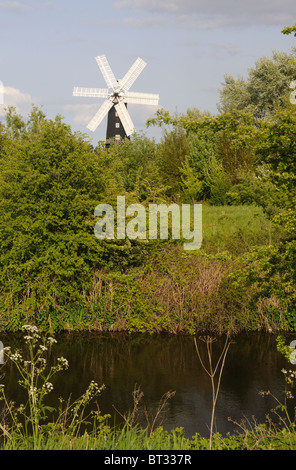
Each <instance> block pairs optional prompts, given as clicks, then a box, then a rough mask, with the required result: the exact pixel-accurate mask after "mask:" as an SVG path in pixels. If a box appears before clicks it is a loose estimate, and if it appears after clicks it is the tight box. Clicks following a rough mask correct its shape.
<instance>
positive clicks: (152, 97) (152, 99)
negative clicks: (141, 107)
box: [123, 91, 159, 106]
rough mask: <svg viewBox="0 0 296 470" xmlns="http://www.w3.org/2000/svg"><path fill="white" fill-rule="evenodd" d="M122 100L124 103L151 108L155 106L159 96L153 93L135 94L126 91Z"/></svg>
mask: <svg viewBox="0 0 296 470" xmlns="http://www.w3.org/2000/svg"><path fill="white" fill-rule="evenodd" d="M123 100H124V102H125V103H131V104H149V105H152V106H157V105H158V102H159V95H156V94H153V93H137V92H132V91H128V92H127V93H125V95H124V97H123Z"/></svg>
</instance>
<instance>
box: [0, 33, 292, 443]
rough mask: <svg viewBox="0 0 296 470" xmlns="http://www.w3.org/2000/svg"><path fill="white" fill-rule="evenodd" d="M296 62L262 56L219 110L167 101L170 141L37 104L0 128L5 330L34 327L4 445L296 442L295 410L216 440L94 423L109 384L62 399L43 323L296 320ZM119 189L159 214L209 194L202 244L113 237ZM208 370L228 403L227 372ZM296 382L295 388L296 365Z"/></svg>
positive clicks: (212, 324) (130, 326)
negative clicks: (174, 106)
mask: <svg viewBox="0 0 296 470" xmlns="http://www.w3.org/2000/svg"><path fill="white" fill-rule="evenodd" d="M283 33H284V34H291V33H295V26H293V27H287V28H285V29H284V30H283ZM295 66H296V58H295V49H293V50H292V51H291V53H290V54H288V53H278V52H274V53H273V55H272V57H271V58H266V57H264V58H261V59H260V60H258V61H257V62H256V64H255V66H254V67H253V68H252V69H251V70H250V71H249V75H248V77H247V78H242V77H239V78H238V79H235V78H234V77H231V76H229V75H227V76H226V77H225V82H224V84H223V85H222V88H221V92H220V106H219V113H218V114H217V115H212V114H211V113H209V112H201V111H200V110H198V109H194V108H193V109H189V110H188V111H187V113H186V114H184V115H176V116H171V115H170V114H169V113H168V112H167V111H166V110H163V109H159V110H158V111H157V112H156V114H155V116H154V117H152V118H151V119H149V121H148V122H147V126H153V125H154V126H160V127H161V128H162V130H163V133H162V138H161V141H160V142H159V143H156V142H155V141H154V140H153V139H148V138H147V137H146V136H145V135H137V134H136V135H134V136H133V137H132V138H131V139H130V140H129V139H126V140H125V142H123V143H114V142H113V143H110V146H108V148H107V147H106V146H105V143H104V142H98V144H97V146H95V147H93V146H92V145H91V144H90V142H89V141H88V139H87V137H86V136H85V135H83V134H81V133H78V132H73V131H72V130H71V128H70V126H68V125H67V124H65V123H64V122H63V119H62V118H61V117H60V116H57V117H56V118H55V119H54V120H50V119H47V118H46V116H45V114H44V113H43V112H42V110H40V109H38V108H36V107H33V109H32V111H31V114H30V115H29V116H28V118H27V119H24V118H23V117H22V116H20V115H18V114H17V113H16V111H15V109H13V108H9V109H7V114H6V122H5V124H1V125H0V312H1V314H0V329H1V330H2V331H18V330H20V329H21V328H22V327H23V325H28V324H29V325H30V327H29V334H28V335H27V337H26V342H27V343H28V346H29V352H28V356H26V358H25V357H24V356H22V355H21V353H20V352H16V353H11V354H10V353H9V352H7V354H8V355H9V357H10V359H11V360H12V361H13V362H14V363H15V365H16V367H17V368H18V371H19V372H20V374H21V376H22V381H21V382H20V385H21V386H22V387H24V389H25V390H26V392H27V402H26V404H25V405H23V404H22V405H19V406H17V407H15V406H14V405H13V404H11V403H10V402H9V400H8V399H7V398H6V395H5V393H4V391H3V389H1V392H2V393H3V395H2V399H3V400H4V403H5V407H4V409H5V412H2V415H1V422H0V429H1V432H2V437H1V439H2V440H1V446H2V448H3V449H39V448H42V449H47V448H51V449H56V448H67V449H70V448H76V449H79V448H81V449H82V448H83V449H85V448H96V449H114V448H117V449H130V450H132V449H151V450H152V449H159V448H161V449H208V448H211V449H286V448H287V449H290V448H295V447H296V440H295V439H296V438H295V420H294V419H291V418H290V417H287V420H286V421H282V420H281V421H280V423H281V426H280V428H277V429H275V428H274V425H273V424H271V423H270V422H267V423H266V424H264V425H259V426H257V425H256V424H254V425H252V426H251V425H250V423H249V426H248V427H245V425H244V424H241V425H240V426H241V430H242V432H241V433H240V434H239V435H238V436H227V437H226V438H225V437H223V438H222V436H220V435H219V434H213V433H212V434H211V437H210V440H207V439H204V438H202V437H201V436H198V435H195V436H193V437H192V439H187V438H185V436H184V432H183V430H182V429H176V430H173V431H171V432H170V433H168V432H166V431H164V430H163V429H162V428H161V427H159V426H158V427H154V428H153V431H152V430H151V427H150V428H149V426H148V427H147V429H142V428H141V427H139V426H138V425H137V424H135V425H134V424H133V425H131V422H130V421H129V419H127V422H126V426H124V427H123V428H120V429H119V428H118V429H117V428H116V429H111V428H110V427H109V425H108V421H107V417H106V416H101V415H100V413H97V412H96V413H94V414H93V415H92V416H91V426H92V428H91V430H90V428H89V426H90V422H89V419H90V416H88V415H86V418H85V415H84V412H85V411H86V409H87V407H88V405H89V401H90V400H92V399H93V398H94V397H95V396H96V395H97V394H99V393H100V391H101V388H100V387H99V386H98V385H97V384H94V383H92V384H91V385H90V388H89V389H88V390H87V391H86V392H85V394H84V395H83V396H82V397H80V398H79V399H77V401H75V402H74V403H73V405H71V404H70V403H69V402H68V403H67V405H66V406H64V407H62V404H61V407H60V408H59V409H51V408H50V407H48V405H47V404H46V398H47V394H48V393H49V392H50V390H51V382H50V378H51V377H52V376H53V375H55V374H56V373H57V372H59V371H60V370H62V368H63V367H64V366H66V362H65V361H63V360H61V361H58V362H57V363H56V364H55V365H53V366H48V365H47V364H46V362H44V356H43V355H42V353H43V351H44V348H47V347H48V346H49V343H48V341H49V342H50V343H51V342H52V341H53V340H52V338H51V336H49V337H48V336H47V339H46V340H45V343H44V344H43V345H41V346H40V344H39V340H40V336H39V332H37V329H36V328H37V327H38V328H40V329H41V331H43V332H47V333H49V334H53V332H55V331H59V330H65V329H66V330H74V329H77V330H83V329H88V330H92V329H96V330H100V331H121V330H124V331H128V332H145V333H154V332H163V331H165V332H169V333H174V334H176V333H186V334H190V335H192V336H193V335H197V334H199V333H200V332H201V331H205V330H206V331H208V332H210V333H214V334H222V333H227V334H229V335H231V334H232V333H234V332H238V331H240V330H264V331H269V332H270V331H278V332H280V331H283V330H286V331H295V330H296V287H295V286H296V282H295V281H296V224H295V222H296V211H295V207H296V176H295V175H296V167H295V161H296V159H295V157H296V140H295V135H296V109H295V106H294V105H292V104H291V102H290V100H289V95H290V90H289V84H290V82H291V81H292V80H295V78H296V77H295V69H296V67H295ZM117 196H125V198H126V204H128V205H129V204H132V203H140V204H142V205H143V206H144V207H145V208H148V207H149V204H151V203H154V204H155V203H157V204H160V203H164V204H171V203H177V204H194V203H199V204H202V209H203V242H202V246H201V249H199V250H197V251H185V250H184V249H183V241H182V240H175V239H173V237H172V238H171V239H169V240H153V241H152V240H150V241H149V242H147V241H146V240H142V239H138V238H135V239H127V238H126V239H123V240H121V239H114V240H111V239H104V240H98V239H97V238H96V237H95V235H94V226H95V223H96V221H97V219H96V217H95V215H94V211H95V208H96V206H97V205H98V204H101V203H107V204H111V205H113V206H114V207H115V206H116V201H117ZM193 222H194V220H192V223H193ZM170 228H171V227H170ZM280 347H281V349H282V350H284V349H285V348H284V346H283V344H282V343H280ZM47 366H48V367H47ZM46 367H47V368H46ZM208 372H209V375H210V377H211V379H212V387H213V404H214V405H215V403H216V399H217V395H216V392H215V390H219V386H218V388H217V389H215V387H214V382H213V379H214V376H215V373H216V370H215V369H211V368H210V369H209V370H208ZM219 377H220V376H219ZM286 380H287V383H288V385H289V386H291V385H294V376H293V372H291V373H287V374H286ZM279 406H280V407H281V410H282V411H284V412H285V411H286V409H287V408H286V404H284V405H282V404H279ZM3 413H4V414H3ZM212 419H214V408H213V414H212Z"/></svg>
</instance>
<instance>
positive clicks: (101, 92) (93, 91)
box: [73, 87, 109, 98]
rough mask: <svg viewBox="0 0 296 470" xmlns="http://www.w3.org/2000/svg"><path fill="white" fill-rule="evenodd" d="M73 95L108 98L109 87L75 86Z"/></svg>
mask: <svg viewBox="0 0 296 470" xmlns="http://www.w3.org/2000/svg"><path fill="white" fill-rule="evenodd" d="M73 96H89V97H91V98H108V96H109V93H108V88H82V87H74V90H73Z"/></svg>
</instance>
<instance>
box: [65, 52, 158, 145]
mask: <svg viewBox="0 0 296 470" xmlns="http://www.w3.org/2000/svg"><path fill="white" fill-rule="evenodd" d="M96 61H97V64H98V66H99V68H100V70H101V72H102V75H103V77H104V79H105V82H106V85H107V87H108V88H82V87H74V90H73V96H83V97H91V98H104V101H103V103H102V105H101V106H100V108H99V109H98V111H97V113H96V114H95V116H94V117H93V118H92V120H91V121H90V122H89V123H88V125H87V128H88V129H89V130H91V131H92V132H94V131H95V130H96V129H97V127H98V126H99V125H100V124H101V122H102V121H103V119H104V118H105V116H106V115H108V123H107V134H106V138H107V140H110V139H115V140H122V139H124V138H125V137H128V138H129V137H130V136H131V134H133V132H134V131H135V128H134V125H133V122H132V120H131V117H130V115H129V112H128V110H127V105H128V103H130V104H142V105H153V106H157V105H158V102H159V95H156V94H152V93H137V92H131V91H129V90H130V88H131V86H132V85H133V83H134V82H135V80H136V79H137V78H138V76H139V75H140V73H141V72H142V70H143V69H144V67H145V66H146V62H144V60H142V59H140V58H138V59H137V60H136V61H135V62H134V63H133V65H132V66H131V68H130V69H129V70H128V72H127V73H126V74H125V76H124V77H123V78H122V79H121V80H116V78H115V76H114V74H113V72H112V70H111V67H110V65H109V63H108V61H107V59H106V56H105V55H101V56H98V57H96Z"/></svg>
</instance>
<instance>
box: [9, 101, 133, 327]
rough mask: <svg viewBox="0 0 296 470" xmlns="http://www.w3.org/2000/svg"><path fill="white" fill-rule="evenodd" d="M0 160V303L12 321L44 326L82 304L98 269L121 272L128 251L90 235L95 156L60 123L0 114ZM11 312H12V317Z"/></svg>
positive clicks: (100, 186) (96, 188) (100, 194)
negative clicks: (2, 122) (0, 139)
mask: <svg viewBox="0 0 296 470" xmlns="http://www.w3.org/2000/svg"><path fill="white" fill-rule="evenodd" d="M4 135H5V142H4V143H3V145H2V148H1V159H0V252H1V256H0V266H1V270H0V289H1V295H0V303H1V307H2V311H4V310H5V311H6V312H8V311H9V312H10V320H9V321H10V323H11V324H10V326H11V327H13V326H15V325H13V322H18V326H19V323H22V321H23V320H25V319H26V320H29V319H33V320H34V321H37V322H39V323H42V322H44V321H46V319H47V315H48V312H50V311H54V312H55V313H54V314H55V315H56V316H57V315H58V314H59V312H60V309H62V308H64V307H65V306H66V305H68V304H71V303H72V304H78V303H79V302H82V300H83V295H82V294H83V291H87V289H88V288H89V286H90V285H91V284H92V281H93V271H94V270H95V269H98V268H102V267H105V268H108V267H112V266H114V265H115V266H116V267H117V268H118V269H120V268H123V267H124V266H126V265H127V264H128V263H129V261H128V254H129V253H130V251H129V250H131V251H132V247H131V246H130V245H128V244H125V242H123V243H122V244H121V246H120V247H118V245H117V244H116V243H112V242H105V241H99V240H97V239H96V237H95V236H94V226H95V222H96V219H95V217H94V209H95V207H96V205H97V204H99V203H100V202H101V201H102V200H103V198H104V186H105V185H104V173H103V172H102V168H101V165H100V161H99V158H98V155H97V154H96V153H95V152H93V150H92V148H91V146H90V144H89V142H88V141H87V140H85V138H84V136H83V135H81V134H80V133H73V132H72V131H71V128H70V127H69V126H68V125H66V124H65V123H63V121H62V119H61V117H59V116H57V117H56V118H55V119H54V120H47V119H46V118H45V116H44V115H43V114H42V113H40V112H39V111H38V110H36V109H33V111H32V113H31V115H30V116H29V119H28V122H27V123H24V121H23V120H22V119H21V118H20V117H19V116H17V115H16V114H15V113H14V111H13V110H9V112H8V114H7V125H6V128H5V129H4ZM12 312H14V314H12Z"/></svg>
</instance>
